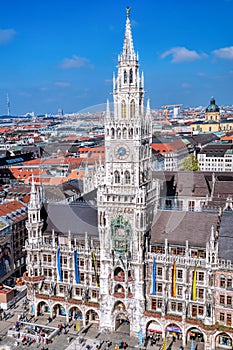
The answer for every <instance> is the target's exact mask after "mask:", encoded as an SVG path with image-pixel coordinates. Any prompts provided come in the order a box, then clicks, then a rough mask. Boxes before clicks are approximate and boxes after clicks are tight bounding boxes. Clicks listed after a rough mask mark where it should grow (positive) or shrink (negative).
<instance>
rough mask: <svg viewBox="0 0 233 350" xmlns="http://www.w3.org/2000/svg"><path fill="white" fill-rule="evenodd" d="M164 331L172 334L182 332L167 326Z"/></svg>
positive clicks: (177, 328)
mask: <svg viewBox="0 0 233 350" xmlns="http://www.w3.org/2000/svg"><path fill="white" fill-rule="evenodd" d="M166 331H168V332H174V333H182V330H181V329H180V328H179V327H170V326H167V328H166Z"/></svg>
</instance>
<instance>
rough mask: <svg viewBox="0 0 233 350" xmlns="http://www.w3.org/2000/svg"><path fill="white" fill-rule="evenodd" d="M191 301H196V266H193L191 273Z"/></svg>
mask: <svg viewBox="0 0 233 350" xmlns="http://www.w3.org/2000/svg"><path fill="white" fill-rule="evenodd" d="M191 299H192V300H194V301H196V300H197V264H196V265H195V268H194V271H193V284H192V297H191Z"/></svg>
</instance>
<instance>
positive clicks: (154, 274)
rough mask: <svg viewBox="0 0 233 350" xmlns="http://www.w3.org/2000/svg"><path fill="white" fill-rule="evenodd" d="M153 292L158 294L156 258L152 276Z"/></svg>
mask: <svg viewBox="0 0 233 350" xmlns="http://www.w3.org/2000/svg"><path fill="white" fill-rule="evenodd" d="M151 294H154V295H155V294H156V260H155V258H154V261H153V267H152V276H151Z"/></svg>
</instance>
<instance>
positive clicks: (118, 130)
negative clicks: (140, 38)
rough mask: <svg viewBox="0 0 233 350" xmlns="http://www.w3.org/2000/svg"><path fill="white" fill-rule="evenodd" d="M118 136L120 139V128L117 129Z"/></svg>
mask: <svg viewBox="0 0 233 350" xmlns="http://www.w3.org/2000/svg"><path fill="white" fill-rule="evenodd" d="M117 138H118V139H120V138H121V129H120V128H118V129H117Z"/></svg>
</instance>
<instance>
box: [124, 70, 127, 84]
mask: <svg viewBox="0 0 233 350" xmlns="http://www.w3.org/2000/svg"><path fill="white" fill-rule="evenodd" d="M125 83H127V73H126V70H125V71H124V84H125Z"/></svg>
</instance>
